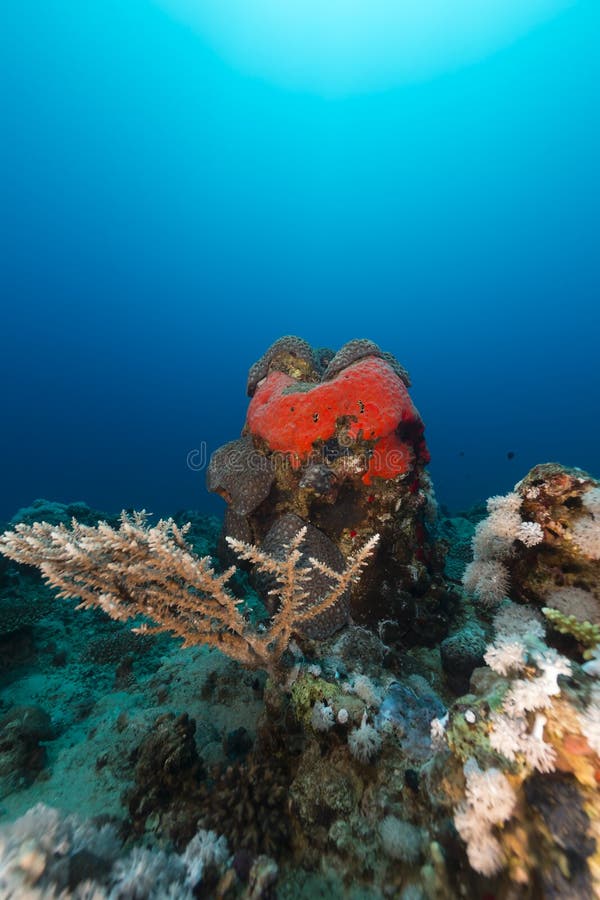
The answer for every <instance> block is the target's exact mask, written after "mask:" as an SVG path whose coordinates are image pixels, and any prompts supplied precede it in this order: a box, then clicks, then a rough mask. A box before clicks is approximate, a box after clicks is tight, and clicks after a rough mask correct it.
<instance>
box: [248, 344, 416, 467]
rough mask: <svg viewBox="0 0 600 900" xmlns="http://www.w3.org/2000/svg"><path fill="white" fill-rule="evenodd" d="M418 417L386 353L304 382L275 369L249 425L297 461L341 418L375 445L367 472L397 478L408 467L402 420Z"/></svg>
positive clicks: (350, 431) (351, 432)
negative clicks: (401, 434)
mask: <svg viewBox="0 0 600 900" xmlns="http://www.w3.org/2000/svg"><path fill="white" fill-rule="evenodd" d="M411 422H415V423H417V422H419V423H420V419H419V414H418V413H417V411H416V409H415V407H414V406H413V404H412V401H411V399H410V397H409V395H408V391H407V389H406V386H405V385H404V383H403V382H402V381H401V380H400V378H399V377H398V376H397V375H396V373H395V372H394V371H393V369H392V368H391V367H390V366H389V365H388V363H386V362H385V360H383V359H379V358H377V357H367V358H366V359H361V360H359V361H358V362H356V363H354V364H353V365H351V366H348V367H347V368H346V369H344V370H343V371H342V372H340V373H339V375H337V376H336V377H335V378H334V379H332V380H331V381H326V382H323V383H321V384H317V385H315V386H314V387H308V388H306V387H305V386H304V385H302V386H300V385H299V384H298V382H296V381H294V379H293V378H291V377H290V376H289V375H286V374H284V373H283V372H272V373H271V374H270V375H269V376H268V377H267V378H266V379H265V381H264V382H263V383H262V384H261V385H260V386H259V387H258V388H257V390H256V393H255V394H254V397H253V398H252V401H251V403H250V406H249V408H248V416H247V422H246V424H247V429H248V430H249V431H250V433H251V434H253V435H256V436H257V437H260V438H262V439H263V440H264V441H265V442H266V443H267V445H268V446H269V448H270V449H271V450H273V451H279V452H283V453H287V454H289V455H290V458H291V461H292V464H293V465H296V466H297V465H299V464H300V463H301V462H302V461H303V460H304V459H306V457H307V456H308V455H309V453H310V452H311V450H312V449H313V445H314V444H315V442H316V441H327V440H329V438H332V437H333V436H334V435H335V434H336V427H337V425H338V423H339V424H341V425H342V426H344V431H345V434H346V435H347V437H348V438H350V439H352V440H356V439H357V438H360V437H362V439H364V440H366V441H378V440H379V439H380V438H385V439H386V441H385V442H384V443H380V444H378V445H376V448H375V449H376V451H377V450H379V451H380V452H378V453H377V452H376V453H375V454H374V457H373V459H372V460H371V463H370V465H369V470H368V472H367V473H366V474H365V476H364V481H365V483H367V484H369V483H370V480H371V477H372V476H373V475H376V476H379V477H381V478H393V477H394V476H395V475H398V474H401V473H403V472H405V471H407V470H408V468H409V467H410V464H411V462H412V459H413V454H412V450H411V448H410V446H409V445H408V444H405V443H403V442H402V441H401V440H400V439H399V438H398V437H397V436H396V435H395V434H394V432H395V430H396V428H397V427H398V426H399V425H400V424H401V423H406V424H409V423H411Z"/></svg>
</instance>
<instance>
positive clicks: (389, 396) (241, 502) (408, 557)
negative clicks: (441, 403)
mask: <svg viewBox="0 0 600 900" xmlns="http://www.w3.org/2000/svg"><path fill="white" fill-rule="evenodd" d="M409 384H410V381H409V378H408V374H407V373H406V371H405V370H404V369H403V367H402V366H401V365H400V364H399V363H398V362H397V360H395V359H394V357H393V356H391V354H389V353H385V352H383V351H382V350H380V348H379V347H378V346H377V345H376V344H374V343H373V342H372V341H368V340H353V341H350V342H349V343H348V344H346V345H344V347H342V348H341V350H339V351H338V352H337V353H336V354H333V352H332V351H327V350H314V349H313V348H311V347H310V345H309V344H307V343H306V341H303V340H302V339H301V338H297V337H293V336H288V337H285V338H281V339H280V340H278V341H276V342H275V344H273V345H272V346H271V347H270V348H269V349H268V350H267V352H266V353H265V354H264V356H263V357H262V358H261V359H260V360H258V362H256V363H255V364H254V365H253V366H252V368H251V370H250V373H249V377H248V394H249V396H250V397H251V400H250V404H249V407H248V413H247V417H246V423H245V426H244V429H243V436H242V437H241V438H239V439H238V440H237V441H233V442H231V443H229V444H227V445H225V446H224V447H222V448H220V449H219V450H217V451H216V452H215V453H214V454H213V456H212V459H211V462H210V465H209V469H208V479H207V480H208V487H209V489H210V490H213V491H216V492H217V493H219V494H220V495H221V496H222V497H223V498H224V499H225V501H226V502H227V504H228V509H227V514H226V517H225V534H226V535H227V536H229V537H234V538H236V537H239V538H241V539H242V540H244V541H251V542H252V543H254V544H256V545H257V546H259V547H261V548H262V547H268V548H269V553H274V554H277V553H278V552H279V553H281V552H282V548H283V546H284V544H285V541H286V539H287V538H288V531H289V528H288V525H287V524H286V523H289V522H290V521H293V522H294V523H295V527H296V528H297V527H298V526H302V525H305V526H307V528H308V532H307V541H309V542H310V544H311V555H312V556H314V557H316V558H318V559H322V560H323V561H325V562H328V564H329V565H332V566H333V568H336V565H337V563H336V562H335V560H336V558H337V560H342V559H344V558H345V557H347V556H348V554H350V553H351V552H352V551H353V549H354V547H356V546H357V545H360V544H362V543H364V541H365V540H366V539H368V538H369V537H370V536H371V535H372V534H374V533H378V534H379V535H380V543H379V547H378V551H377V564H376V565H374V566H372V567H371V569H370V571H369V572H366V573H365V577H364V580H363V583H362V586H361V590H360V591H357V590H355V589H354V590H351V591H350V592H349V594H348V596H347V597H346V598H344V599H343V600H342V602H341V604H340V607H339V608H338V609H337V610H336V615H330V616H329V618H328V619H327V620H325V619H323V620H322V622H321V623H320V625H321V627H320V628H316V627H315V628H313V632H312V635H311V636H313V637H320V638H323V637H326V636H327V635H328V634H330V633H332V632H333V631H334V630H335V629H336V628H339V627H340V626H341V625H343V624H344V623H345V622H346V621H347V616H348V614H351V616H352V618H353V619H354V620H355V621H357V622H360V623H363V624H366V625H369V626H375V625H377V624H378V622H379V621H381V620H383V619H387V620H390V619H401V620H402V630H403V635H404V638H405V640H406V641H407V642H408V643H410V641H411V637H412V640H413V642H415V643H416V642H419V641H420V640H421V637H422V635H423V633H424V632H428V631H429V632H430V633H431V629H430V628H429V621H428V620H429V619H430V617H431V616H439V602H440V597H441V596H442V595H444V593H445V589H444V587H443V583H442V580H441V570H442V567H443V551H442V548H441V545H438V544H436V542H435V541H434V540H433V538H432V537H431V534H430V526H431V523H432V521H433V519H434V518H435V501H434V498H433V492H432V488H431V483H430V481H429V477H428V475H427V472H426V470H425V466H426V464H427V463H428V461H429V453H428V450H427V446H426V443H425V439H424V426H423V422H422V419H421V417H420V415H419V413H418V411H417V409H416V408H415V406H414V404H413V402H412V400H411V398H410V395H409V393H408V386H409ZM292 517H293V518H292ZM258 587H259V589H260V588H261V585H260V584H258ZM407 598H413V601H412V602H407ZM413 625H414V626H415V629H416V632H419V633H413V634H412V635H411V629H412V628H413ZM438 625H439V623H438ZM435 635H436V638H437V637H438V636H439V627H437V625H436V628H435Z"/></svg>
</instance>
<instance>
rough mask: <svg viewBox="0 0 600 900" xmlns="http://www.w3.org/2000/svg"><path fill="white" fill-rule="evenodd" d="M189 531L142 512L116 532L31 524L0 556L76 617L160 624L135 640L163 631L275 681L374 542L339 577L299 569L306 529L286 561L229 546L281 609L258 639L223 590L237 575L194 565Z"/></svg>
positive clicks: (0, 544) (304, 566)
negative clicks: (267, 582)
mask: <svg viewBox="0 0 600 900" xmlns="http://www.w3.org/2000/svg"><path fill="white" fill-rule="evenodd" d="M186 531H187V527H186V526H184V527H183V528H180V527H179V526H177V525H176V524H175V522H174V521H173V520H172V519H166V520H161V521H160V522H158V524H156V525H154V526H149V525H148V522H147V516H146V514H145V513H144V512H140V513H134V515H133V516H128V515H127V514H126V513H123V514H122V516H121V523H120V526H119V528H112V527H111V526H110V525H108V524H106V522H100V523H99V524H98V525H97V526H96V527H91V526H88V525H82V524H80V523H79V522H77V521H76V520H75V519H73V522H72V527H71V528H70V529H69V528H66V527H65V526H64V525H58V526H54V525H50V524H48V523H46V522H36V523H34V524H33V525H23V524H19V525H17V526H16V528H15V530H14V531H7V532H5V533H4V534H3V535H1V536H0V551H1V552H2V553H4V555H6V556H8V557H9V558H10V559H13V560H15V561H16V562H19V563H25V564H27V565H33V566H36V567H37V568H39V569H40V571H41V572H42V575H43V576H44V578H45V580H46V581H47V582H48V583H49V584H50V585H52V587H54V588H58V590H59V591H60V593H59V596H60V597H72V598H79V599H80V601H81V602H80V604H79V608H83V609H87V608H89V607H100V608H101V609H103V610H104V611H105V612H106V613H108V615H109V616H111V617H112V618H113V619H118V620H120V621H126V620H129V619H133V618H135V617H137V616H140V615H143V616H148V617H149V618H151V619H153V620H154V622H156V623H157V624H156V625H155V626H153V627H150V626H148V625H147V624H145V623H143V624H141V625H139V626H138V628H137V629H136V630H137V631H141V632H145V631H169V632H172V633H174V634H175V635H176V636H178V637H181V638H183V640H184V645H185V646H192V645H195V644H209V645H211V646H214V647H218V648H219V649H220V650H222V651H223V653H226V654H227V655H228V656H231V657H232V658H233V659H236V660H238V662H240V663H242V664H243V665H245V666H248V667H257V668H265V669H267V670H269V671H273V670H274V669H275V668H276V667H277V664H278V662H279V660H280V658H281V656H282V654H283V653H284V651H285V650H286V649H287V647H288V645H289V643H290V640H291V637H292V634H293V633H294V631H295V630H296V629H298V628H301V627H302V625H303V624H304V623H306V622H308V621H310V620H312V619H314V618H315V617H316V616H318V615H320V614H322V613H323V612H325V611H326V610H328V609H330V608H331V607H332V606H334V605H335V604H336V603H337V602H338V601H339V599H340V597H342V596H343V595H344V593H345V592H346V591H347V590H348V588H349V587H350V586H351V584H352V583H353V582H354V581H356V580H357V579H358V577H359V575H360V572H361V570H362V569H363V568H364V566H365V565H366V563H367V560H368V558H369V556H370V555H371V553H372V552H373V550H374V548H375V545H376V543H377V540H378V537H377V535H375V536H374V537H372V538H371V539H370V540H369V541H367V543H366V544H364V546H363V547H362V548H361V549H359V550H358V551H357V552H356V553H355V554H354V555H353V556H351V557H350V558H349V559H348V561H347V566H346V568H345V570H344V571H343V572H336V571H335V570H334V569H332V568H331V567H330V566H328V565H327V564H325V563H324V562H322V561H321V560H318V559H315V558H313V557H310V558H309V559H308V560H306V559H305V557H304V555H303V554H302V551H301V549H300V548H301V545H302V541H303V539H304V536H305V529H304V528H303V529H300V531H299V532H298V533H297V534H296V536H295V537H294V538H293V539H292V540H291V541H290V543H289V544H288V545H287V547H286V554H285V558H284V559H275V558H274V557H272V556H269V555H268V554H266V553H264V552H262V551H261V550H260V549H259V548H258V547H254V546H252V545H250V544H246V543H244V542H242V541H238V540H233V539H229V544H230V546H231V547H232V549H233V550H234V551H235V552H236V553H237V555H238V556H239V557H240V558H242V559H246V560H248V561H249V562H251V563H252V564H253V565H255V566H256V567H257V569H258V570H259V571H261V572H264V573H266V574H268V575H270V576H271V577H272V578H273V579H274V582H275V584H276V587H274V588H273V590H272V591H271V593H272V594H274V595H275V596H276V598H277V600H278V601H279V604H278V607H277V609H276V612H275V614H274V616H273V618H272V620H271V623H270V626H269V627H268V628H267V629H265V630H264V631H259V630H257V629H255V628H253V627H252V626H251V624H250V622H249V621H248V619H247V618H246V617H245V616H244V615H243V613H242V611H241V609H240V605H241V604H242V603H243V601H242V600H240V599H238V598H237V597H235V596H234V594H233V593H232V592H231V591H230V590H229V589H228V587H227V582H228V581H229V579H230V578H231V577H232V575H233V574H234V572H235V566H232V567H231V568H229V569H227V571H225V572H223V573H222V574H218V573H217V572H215V570H214V569H213V567H212V563H211V559H210V557H208V556H206V557H202V558H200V557H198V556H196V554H195V553H194V552H193V551H192V549H191V548H190V546H189V545H188V544H187V542H186V540H185V534H186ZM315 571H317V572H320V573H321V574H322V575H323V576H325V579H326V580H327V582H328V584H329V588H328V590H327V591H326V592H325V593H324V594H323V595H322V596H319V597H311V596H310V593H309V591H308V590H307V584H308V582H309V580H310V577H311V573H314V572H315Z"/></svg>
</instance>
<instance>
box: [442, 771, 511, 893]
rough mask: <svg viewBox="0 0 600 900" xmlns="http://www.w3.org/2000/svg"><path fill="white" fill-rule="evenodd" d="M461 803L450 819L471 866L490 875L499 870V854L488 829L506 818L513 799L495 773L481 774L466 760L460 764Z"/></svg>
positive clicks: (508, 787)
mask: <svg viewBox="0 0 600 900" xmlns="http://www.w3.org/2000/svg"><path fill="white" fill-rule="evenodd" d="M463 771H464V774H465V778H466V782H467V785H466V792H465V801H464V802H463V803H461V804H460V806H459V807H458V808H457V810H456V812H455V815H454V824H455V826H456V830H457V831H458V833H459V834H460V836H461V838H462V839H463V841H465V843H466V845H467V854H468V857H469V862H470V864H471V866H472V867H473V868H474V869H475V870H476V871H477V872H481V873H482V874H483V875H494V874H495V873H496V872H498V871H499V869H500V868H501V867H502V862H503V854H502V848H501V846H500V843H499V841H498V840H497V838H496V837H495V836H494V834H493V832H492V828H493V826H494V825H500V824H502V823H503V822H505V821H506V820H507V819H509V818H510V816H511V814H512V811H513V809H514V807H515V802H516V796H515V793H514V791H513V789H512V787H511V785H510V782H509V781H508V779H507V777H506V775H503V773H502V772H501V771H500V770H499V769H495V768H492V769H487V771H482V770H481V769H480V768H479V766H478V764H477V762H476V760H475V759H473V757H470V758H469V759H468V760H467V762H466V763H465V764H464V767H463Z"/></svg>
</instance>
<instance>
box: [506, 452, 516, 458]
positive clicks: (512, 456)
mask: <svg viewBox="0 0 600 900" xmlns="http://www.w3.org/2000/svg"><path fill="white" fill-rule="evenodd" d="M506 458H507V459H514V458H515V451H514V450H509V451H508V453H507V454H506Z"/></svg>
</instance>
